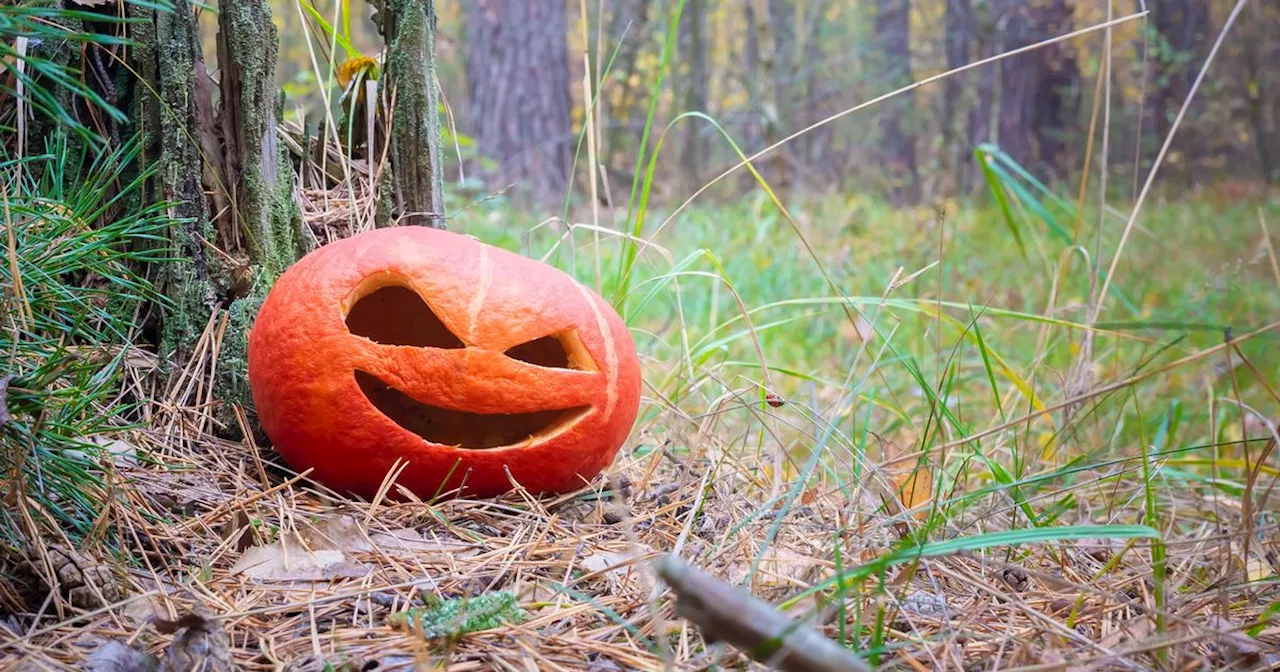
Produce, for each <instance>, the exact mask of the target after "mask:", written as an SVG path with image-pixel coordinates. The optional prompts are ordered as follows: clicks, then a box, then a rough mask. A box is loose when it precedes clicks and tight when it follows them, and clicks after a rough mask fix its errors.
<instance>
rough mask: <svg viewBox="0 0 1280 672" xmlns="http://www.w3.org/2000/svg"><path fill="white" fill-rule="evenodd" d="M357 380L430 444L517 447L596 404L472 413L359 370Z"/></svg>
mask: <svg viewBox="0 0 1280 672" xmlns="http://www.w3.org/2000/svg"><path fill="white" fill-rule="evenodd" d="M355 377H356V384H358V385H359V386H360V391H361V392H363V393H364V395H365V397H366V398H367V399H368V400H369V403H371V404H373V406H374V408H376V409H378V411H380V412H381V413H382V414H383V415H385V416H386V417H387V418H389V419H390V420H391V421H392V422H394V423H396V424H397V425H399V426H400V427H401V428H403V429H405V430H408V431H410V432H413V433H414V434H417V435H418V436H420V437H422V438H423V439H424V440H426V441H428V442H429V443H435V444H439V445H443V446H456V447H458V448H461V449H464V450H485V449H492V448H515V447H519V446H520V445H524V444H531V443H535V442H538V441H542V440H545V439H548V438H551V437H552V436H554V435H556V434H559V433H560V432H562V431H564V430H566V429H568V428H569V427H572V426H573V425H574V424H576V423H577V422H578V421H579V420H581V419H582V418H584V417H586V416H587V414H588V413H590V412H591V410H592V407H591V406H574V407H572V408H564V409H552V410H546V411H536V412H533V413H470V412H467V411H455V410H452V409H448V408H441V407H439V406H432V405H431V404H424V403H422V402H420V401H418V400H416V399H414V398H412V397H410V396H409V395H407V394H405V393H404V392H401V391H400V390H397V389H396V388H394V387H392V386H391V385H390V384H389V383H387V382H385V381H383V380H382V379H380V378H378V377H377V376H375V375H373V374H371V373H367V372H365V371H361V370H359V369H356V371H355Z"/></svg>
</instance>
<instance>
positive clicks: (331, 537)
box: [301, 516, 476, 556]
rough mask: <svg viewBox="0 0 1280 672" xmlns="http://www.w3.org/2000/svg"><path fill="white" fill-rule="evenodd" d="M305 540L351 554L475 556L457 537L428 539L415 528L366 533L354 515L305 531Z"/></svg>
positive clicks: (334, 518) (332, 518)
mask: <svg viewBox="0 0 1280 672" xmlns="http://www.w3.org/2000/svg"><path fill="white" fill-rule="evenodd" d="M301 536H302V538H303V539H304V540H306V542H307V544H308V545H309V546H311V547H312V548H317V547H320V548H333V549H337V550H340V551H345V552H348V553H369V552H372V551H375V550H377V551H381V552H383V553H387V554H389V555H395V554H397V553H405V552H410V553H417V552H432V551H434V552H438V553H448V554H450V555H464V556H465V555H467V554H468V553H469V554H475V552H476V551H475V549H474V548H472V546H471V545H470V544H467V543H465V542H462V541H459V540H457V539H454V538H442V537H438V536H434V535H433V536H432V537H426V536H423V535H422V533H420V532H418V531H417V530H415V529H413V528H408V527H405V528H400V529H395V530H387V531H374V532H366V531H365V530H364V528H363V527H361V525H360V523H359V522H358V521H357V520H356V519H355V518H352V517H351V516H328V517H325V518H324V519H322V520H320V521H319V522H317V523H315V524H313V525H311V526H309V527H307V528H305V529H304V530H303V531H302V535H301Z"/></svg>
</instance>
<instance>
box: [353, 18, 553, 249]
mask: <svg viewBox="0 0 1280 672" xmlns="http://www.w3.org/2000/svg"><path fill="white" fill-rule="evenodd" d="M382 2H383V11H380V12H379V18H380V19H381V22H380V26H379V30H380V31H381V33H382V38H383V40H384V41H386V43H387V67H386V77H385V81H386V86H387V91H386V95H387V96H389V97H390V99H391V100H394V105H393V106H392V108H391V115H392V118H391V138H390V143H391V147H390V155H391V173H392V176H391V181H390V185H389V186H390V191H391V197H392V199H393V202H394V208H393V211H392V212H393V214H394V215H395V216H397V217H398V223H400V224H405V225H424V226H431V227H435V228H444V221H445V220H444V217H445V212H444V174H443V169H442V168H441V156H440V113H439V110H438V107H439V104H440V102H439V101H440V95H439V90H438V89H439V87H438V85H437V82H436V71H435V61H436V58H435V56H436V46H435V30H436V10H435V0H382ZM562 28H563V26H562ZM390 223H391V221H389V219H387V218H379V221H378V225H379V226H386V225H388V224H390Z"/></svg>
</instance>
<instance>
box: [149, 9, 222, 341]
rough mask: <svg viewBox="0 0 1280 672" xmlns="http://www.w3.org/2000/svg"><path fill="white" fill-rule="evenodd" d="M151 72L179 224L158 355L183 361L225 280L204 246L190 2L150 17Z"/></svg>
mask: <svg viewBox="0 0 1280 672" xmlns="http://www.w3.org/2000/svg"><path fill="white" fill-rule="evenodd" d="M155 17H156V20H155V40H156V41H155V44H154V45H153V47H154V56H155V68H156V69H155V72H156V74H157V75H158V78H157V79H158V80H159V87H158V90H159V94H160V107H161V110H162V111H161V112H160V114H159V120H160V139H159V144H160V156H159V159H160V169H159V171H158V172H159V177H160V186H161V191H162V195H163V197H164V198H165V199H166V200H168V201H170V202H172V203H173V204H174V205H173V213H174V215H175V217H176V219H177V221H176V222H175V224H174V226H173V229H172V230H171V232H170V245H171V247H172V252H173V254H174V256H175V257H177V259H178V260H177V261H174V262H171V263H169V264H166V267H165V268H166V273H165V277H164V278H162V283H161V285H162V287H163V289H164V293H165V295H166V296H167V297H168V298H169V301H170V305H169V307H168V310H167V311H166V314H165V316H164V319H163V349H164V351H165V353H166V354H167V355H170V356H173V357H176V359H177V361H183V360H184V359H185V358H186V356H187V355H188V354H189V351H190V349H191V347H192V346H193V345H194V344H195V343H196V341H197V340H198V339H199V337H200V334H201V332H203V330H204V328H205V326H206V325H207V324H208V321H209V315H210V311H212V310H214V309H216V308H217V306H218V297H219V296H220V294H221V292H220V291H219V283H220V282H221V281H222V279H223V278H225V277H226V276H225V273H224V271H223V269H222V268H221V263H220V262H219V260H218V259H217V258H215V257H213V256H212V255H210V254H209V252H208V250H207V249H206V247H205V244H204V241H210V240H213V238H214V236H213V231H212V227H211V226H210V225H209V218H208V216H207V213H206V207H205V200H204V193H203V190H202V189H201V186H200V171H201V162H200V154H199V152H198V151H197V145H196V141H195V138H197V137H199V132H198V126H197V115H196V106H195V96H194V89H195V65H196V60H197V54H198V51H199V49H200V45H199V42H198V35H197V24H196V19H195V15H194V14H193V13H192V7H191V2H190V0H174V2H173V9H172V10H171V11H164V10H160V11H157V12H156V13H155Z"/></svg>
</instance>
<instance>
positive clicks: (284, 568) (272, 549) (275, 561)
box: [231, 534, 370, 581]
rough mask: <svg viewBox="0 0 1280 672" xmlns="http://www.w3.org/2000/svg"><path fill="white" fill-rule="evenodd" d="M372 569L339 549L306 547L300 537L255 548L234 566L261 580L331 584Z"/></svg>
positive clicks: (234, 570) (238, 571)
mask: <svg viewBox="0 0 1280 672" xmlns="http://www.w3.org/2000/svg"><path fill="white" fill-rule="evenodd" d="M369 571H370V570H369V568H368V567H367V566H365V565H363V564H361V563H358V562H355V561H353V560H351V559H350V558H349V557H347V554H346V553H344V552H343V551H341V550H338V549H336V548H316V547H312V548H310V549H308V548H307V546H306V545H305V544H303V543H302V541H301V540H300V539H298V537H297V535H294V534H287V535H284V536H283V537H282V538H281V539H280V541H277V542H275V543H272V544H268V545H266V546H252V547H250V548H249V549H248V550H246V551H245V552H244V554H243V555H241V556H240V559H239V560H237V561H236V564H235V565H234V566H232V567H231V574H232V576H235V575H237V574H244V575H245V576H247V577H249V578H251V579H255V580H258V581H328V580H332V579H353V578H360V577H362V576H366V575H368V574H369Z"/></svg>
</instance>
